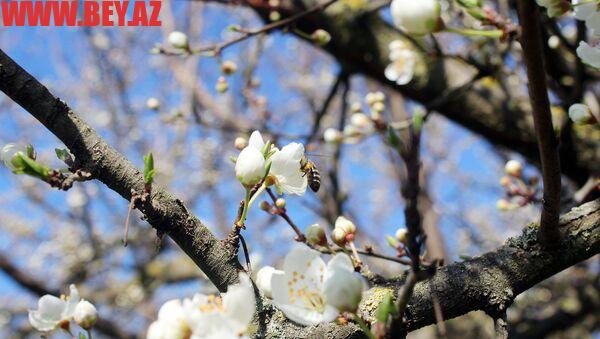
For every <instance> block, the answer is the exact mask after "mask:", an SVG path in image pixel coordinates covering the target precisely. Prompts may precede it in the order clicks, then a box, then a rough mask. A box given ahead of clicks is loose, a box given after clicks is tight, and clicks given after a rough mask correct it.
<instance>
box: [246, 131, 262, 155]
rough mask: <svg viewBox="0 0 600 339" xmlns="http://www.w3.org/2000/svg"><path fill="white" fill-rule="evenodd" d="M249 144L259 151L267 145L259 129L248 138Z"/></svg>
mask: <svg viewBox="0 0 600 339" xmlns="http://www.w3.org/2000/svg"><path fill="white" fill-rule="evenodd" d="M248 146H250V147H252V148H255V149H257V150H259V151H261V150H262V149H263V147H265V142H264V140H263V137H262V135H261V134H260V132H259V131H254V132H252V134H251V135H250V139H248Z"/></svg>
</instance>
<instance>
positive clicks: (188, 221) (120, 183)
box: [0, 50, 239, 291]
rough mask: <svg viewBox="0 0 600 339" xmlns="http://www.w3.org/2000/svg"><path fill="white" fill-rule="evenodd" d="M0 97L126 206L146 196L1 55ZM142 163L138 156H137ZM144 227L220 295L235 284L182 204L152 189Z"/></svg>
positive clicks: (219, 248)
mask: <svg viewBox="0 0 600 339" xmlns="http://www.w3.org/2000/svg"><path fill="white" fill-rule="evenodd" d="M0 91H2V92H4V93H5V94H6V95H7V96H8V97H10V98H11V99H12V100H13V101H15V102H16V103H17V104H19V105H20V106H21V107H23V108H24V109H25V110H26V111H27V112H29V113H30V114H31V115H33V116H34V117H35V118H36V119H37V120H39V121H40V122H41V123H42V124H43V125H44V126H46V128H47V129H48V130H50V131H51V132H52V133H53V134H54V135H56V137H58V138H59V139H60V140H61V141H62V142H63V143H64V144H65V146H67V148H68V149H69V151H71V153H72V154H73V155H74V156H75V158H76V161H77V164H78V165H79V166H80V168H81V169H83V170H85V171H88V172H90V173H92V176H93V177H94V178H95V179H98V180H100V181H101V182H103V183H104V184H105V185H106V186H108V187H109V188H110V189H112V190H113V191H115V192H117V193H119V194H120V195H121V196H122V197H123V198H125V199H126V200H130V199H131V196H132V192H138V193H140V194H141V193H142V192H143V191H144V178H143V175H142V172H141V171H140V170H139V169H138V168H136V167H135V166H134V165H133V164H132V163H131V162H130V161H129V160H127V159H125V157H123V155H121V154H120V153H119V152H117V151H116V150H115V149H114V148H112V147H111V146H110V145H108V144H107V143H106V141H104V140H103V139H102V138H101V137H100V136H99V135H98V133H96V131H94V129H93V128H92V127H90V126H89V125H88V124H87V123H85V122H84V121H83V120H81V118H79V116H78V115H77V114H76V113H75V112H73V110H71V108H70V107H69V106H67V104H66V103H65V102H63V101H61V100H60V99H59V98H57V97H55V96H54V95H52V94H51V93H50V92H49V91H48V89H47V88H46V87H44V86H43V85H42V84H41V83H40V82H39V81H37V80H36V79H35V78H34V77H32V76H31V75H30V74H29V73H27V72H26V71H25V70H24V69H23V68H21V67H20V66H19V65H17V64H16V63H15V62H14V61H13V60H12V59H11V58H10V57H9V56H8V55H6V54H5V53H4V52H3V51H2V50H0ZM140 157H141V156H140ZM145 207H146V208H145V210H144V215H145V217H146V218H147V220H148V222H149V223H150V224H151V225H152V226H153V227H154V228H156V229H157V230H158V231H160V232H164V233H166V234H168V235H169V236H170V237H171V238H172V239H173V240H174V241H175V242H176V243H177V244H178V245H179V247H181V249H182V250H183V251H184V252H185V253H187V255H188V256H190V258H192V259H193V260H194V262H195V263H196V264H197V265H198V267H200V268H201V269H202V271H203V272H204V273H205V274H206V276H207V277H208V278H209V279H210V280H211V281H212V282H213V283H214V284H215V286H217V288H218V289H219V290H220V291H225V290H226V289H227V285H228V284H231V283H233V282H235V281H237V267H239V264H238V261H237V257H235V256H232V255H229V254H228V253H229V251H227V249H226V248H225V247H224V246H223V245H222V243H221V242H220V241H219V240H218V239H217V238H215V236H214V235H213V234H212V233H211V232H210V231H209V230H208V229H207V228H206V227H205V226H204V225H203V224H202V223H201V222H200V220H198V218H196V217H195V216H194V215H193V214H191V213H189V212H188V210H187V209H186V208H185V206H184V204H183V202H182V201H181V200H179V199H176V198H175V197H173V196H172V195H171V194H169V193H168V192H167V191H165V190H164V189H162V188H160V187H157V186H154V187H153V189H152V192H151V199H150V204H147V206H145Z"/></svg>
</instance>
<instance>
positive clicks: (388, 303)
mask: <svg viewBox="0 0 600 339" xmlns="http://www.w3.org/2000/svg"><path fill="white" fill-rule="evenodd" d="M397 314H398V309H397V308H396V304H394V298H393V297H392V293H391V292H390V291H387V292H386V294H385V295H384V296H383V300H382V301H381V303H380V304H379V306H377V311H376V312H375V318H376V319H377V322H379V323H382V324H385V323H386V322H387V320H388V317H389V316H390V315H397Z"/></svg>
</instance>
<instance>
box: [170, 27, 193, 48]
mask: <svg viewBox="0 0 600 339" xmlns="http://www.w3.org/2000/svg"><path fill="white" fill-rule="evenodd" d="M167 40H168V41H169V44H171V46H173V47H174V48H179V49H188V48H189V41H188V37H187V35H185V33H182V32H179V31H174V32H171V34H169V37H168V39H167Z"/></svg>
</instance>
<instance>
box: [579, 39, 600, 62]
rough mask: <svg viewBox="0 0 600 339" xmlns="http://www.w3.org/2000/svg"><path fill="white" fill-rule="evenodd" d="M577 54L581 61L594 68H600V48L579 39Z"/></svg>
mask: <svg viewBox="0 0 600 339" xmlns="http://www.w3.org/2000/svg"><path fill="white" fill-rule="evenodd" d="M577 56H578V57H579V58H581V61H583V63H585V64H588V65H590V66H592V67H595V68H600V48H599V47H597V46H596V47H592V46H590V45H588V44H587V42H585V41H580V42H579V46H578V47H577Z"/></svg>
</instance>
